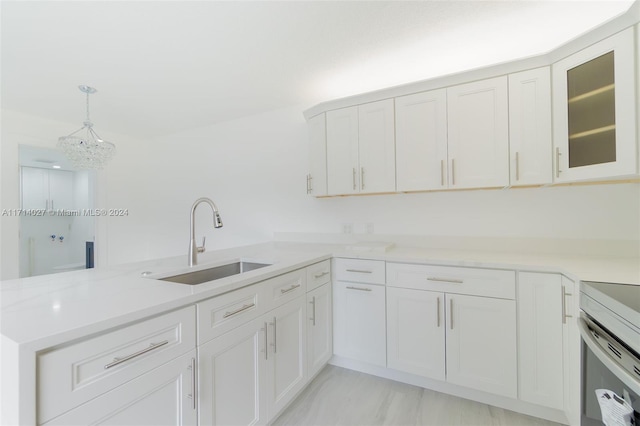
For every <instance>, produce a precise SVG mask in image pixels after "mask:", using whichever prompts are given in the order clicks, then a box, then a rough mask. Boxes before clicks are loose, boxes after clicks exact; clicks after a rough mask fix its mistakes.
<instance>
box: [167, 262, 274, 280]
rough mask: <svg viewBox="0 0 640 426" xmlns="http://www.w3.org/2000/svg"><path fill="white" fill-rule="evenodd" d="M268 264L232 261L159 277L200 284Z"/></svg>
mask: <svg viewBox="0 0 640 426" xmlns="http://www.w3.org/2000/svg"><path fill="white" fill-rule="evenodd" d="M265 266H270V265H269V264H268V263H256V262H233V263H228V264H226V265H220V266H216V267H213V268H209V269H202V270H200V271H194V272H188V273H186V274H179V275H173V276H170V277H164V278H160V279H161V280H162V281H171V282H174V283H180V284H189V285H195V284H202V283H206V282H208V281H213V280H219V279H220V278H225V277H230V276H232V275H238V274H241V273H243V272H249V271H253V270H255V269H259V268H264V267H265Z"/></svg>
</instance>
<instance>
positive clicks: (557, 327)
mask: <svg viewBox="0 0 640 426" xmlns="http://www.w3.org/2000/svg"><path fill="white" fill-rule="evenodd" d="M563 299H564V291H563V287H562V278H561V276H560V275H558V274H545V273H535V272H519V273H518V356H519V362H518V387H519V390H520V391H519V396H520V399H522V400H523V401H527V402H531V403H533V404H538V405H543V406H546V407H551V408H556V409H558V410H562V409H563V408H564V401H563V382H564V381H563V377H562V375H563V369H562V357H563V352H562V327H563V326H562V320H563V317H562V314H563V308H562V303H564V300H563Z"/></svg>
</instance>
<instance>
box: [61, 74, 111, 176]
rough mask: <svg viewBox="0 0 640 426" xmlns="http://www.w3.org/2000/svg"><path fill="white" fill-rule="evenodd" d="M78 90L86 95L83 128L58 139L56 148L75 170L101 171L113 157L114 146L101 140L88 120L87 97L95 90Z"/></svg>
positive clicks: (82, 87)
mask: <svg viewBox="0 0 640 426" xmlns="http://www.w3.org/2000/svg"><path fill="white" fill-rule="evenodd" d="M78 88H79V89H80V91H81V92H83V93H86V94H87V119H86V120H85V121H84V123H83V126H82V127H81V128H79V129H78V130H76V131H75V132H73V133H71V134H69V135H67V136H61V137H60V138H58V147H59V148H61V149H62V151H63V152H64V154H65V155H66V156H67V158H68V159H69V160H70V161H71V163H72V164H73V166H74V167H75V168H76V169H78V170H89V169H94V170H96V169H102V168H103V167H104V165H105V164H106V163H107V162H108V161H109V160H110V159H111V157H113V154H114V153H115V151H116V146H115V145H114V144H112V143H111V142H107V141H105V140H102V139H101V138H100V136H98V134H97V133H96V131H95V130H93V123H92V122H91V120H90V119H89V95H90V94H92V93H96V92H97V90H96V89H94V88H93V87H89V86H85V85H81V86H78Z"/></svg>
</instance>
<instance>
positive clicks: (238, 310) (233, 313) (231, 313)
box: [222, 303, 256, 318]
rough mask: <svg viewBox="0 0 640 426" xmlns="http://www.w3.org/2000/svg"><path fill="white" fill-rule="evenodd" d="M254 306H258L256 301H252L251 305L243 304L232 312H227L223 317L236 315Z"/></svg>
mask: <svg viewBox="0 0 640 426" xmlns="http://www.w3.org/2000/svg"><path fill="white" fill-rule="evenodd" d="M254 306H256V304H255V303H251V304H249V305H243V306H242V307H241V308H238V309H236V310H235V311H231V312H225V313H224V315H223V316H222V318H229V317H232V316H234V315H235V314H239V313H240V312H242V311H246V310H247V309H251V308H253V307H254Z"/></svg>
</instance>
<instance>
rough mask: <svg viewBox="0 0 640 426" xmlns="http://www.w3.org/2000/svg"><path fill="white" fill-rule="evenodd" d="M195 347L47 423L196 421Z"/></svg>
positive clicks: (143, 423) (190, 423)
mask: <svg viewBox="0 0 640 426" xmlns="http://www.w3.org/2000/svg"><path fill="white" fill-rule="evenodd" d="M195 364H196V352H195V350H193V351H191V352H190V353H188V354H186V355H183V356H181V357H179V358H176V359H174V360H173V361H170V362H168V363H167V364H164V365H163V366H161V367H158V368H156V369H154V370H151V371H150V372H148V373H146V374H143V375H142V376H139V377H137V378H135V379H133V380H131V381H130V382H127V383H125V384H124V385H122V386H119V387H117V388H115V389H114V390H112V391H110V392H107V393H105V394H103V395H101V396H99V397H97V398H95V399H92V400H91V401H89V402H87V403H85V404H83V405H81V406H79V407H77V408H75V409H73V410H71V411H68V412H66V413H65V414H63V415H61V416H59V417H56V418H55V419H53V420H51V421H49V422H47V423H45V424H46V425H61V426H62V425H64V426H68V425H88V424H91V425H113V426H121V425H149V426H152V425H153V426H159V425H194V426H195V425H196V424H197V408H196V405H195V404H196V402H195V401H196V400H195V398H197V397H196V396H195V395H194V392H195V380H196V374H195V373H196V372H195V369H194V367H195Z"/></svg>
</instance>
